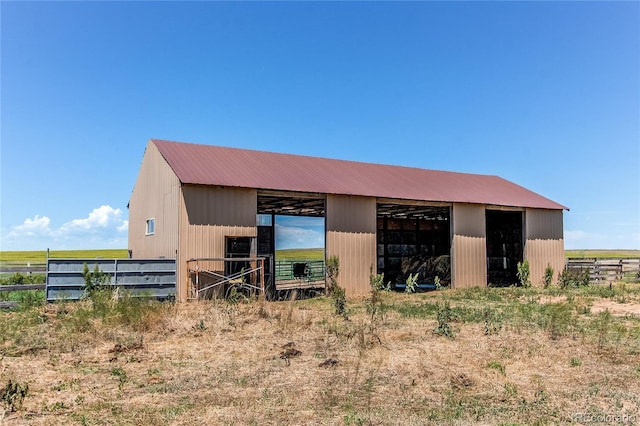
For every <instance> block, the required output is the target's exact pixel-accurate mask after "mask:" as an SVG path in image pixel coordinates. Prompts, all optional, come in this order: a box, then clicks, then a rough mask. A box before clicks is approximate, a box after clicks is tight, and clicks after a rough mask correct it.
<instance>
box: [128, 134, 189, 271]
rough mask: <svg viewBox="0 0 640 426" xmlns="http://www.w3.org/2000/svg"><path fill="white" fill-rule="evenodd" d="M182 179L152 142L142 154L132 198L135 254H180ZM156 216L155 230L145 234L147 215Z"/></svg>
mask: <svg viewBox="0 0 640 426" xmlns="http://www.w3.org/2000/svg"><path fill="white" fill-rule="evenodd" d="M179 201H180V181H179V180H178V178H177V177H176V175H175V174H174V173H173V170H172V169H171V167H169V165H168V164H167V162H166V161H165V159H164V158H163V157H162V155H161V154H160V152H159V151H158V148H156V146H155V145H154V144H152V143H149V144H148V145H147V149H146V151H145V153H144V156H143V158H142V165H141V166H140V172H139V174H138V179H137V180H136V185H135V187H134V189H133V192H132V194H131V199H130V201H129V250H131V251H132V252H133V257H134V258H153V257H160V256H164V257H166V258H174V259H175V257H176V250H177V249H178V237H179V236H178V212H179V206H180V202H179ZM151 218H153V219H155V233H154V234H153V235H145V234H146V230H147V222H146V221H147V219H151Z"/></svg>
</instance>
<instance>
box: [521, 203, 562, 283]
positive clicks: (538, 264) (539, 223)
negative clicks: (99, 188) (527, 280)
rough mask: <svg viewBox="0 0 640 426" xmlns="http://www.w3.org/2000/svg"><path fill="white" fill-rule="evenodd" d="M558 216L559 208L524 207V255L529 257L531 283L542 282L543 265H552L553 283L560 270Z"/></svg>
mask: <svg viewBox="0 0 640 426" xmlns="http://www.w3.org/2000/svg"><path fill="white" fill-rule="evenodd" d="M562 215H563V211H562V210H542V209H527V210H526V216H525V246H524V249H525V254H524V256H525V259H527V260H529V268H530V271H531V283H532V284H533V285H542V283H543V278H544V270H545V269H546V267H547V265H550V266H551V267H552V268H553V271H554V277H553V278H554V283H555V282H557V279H558V274H559V273H560V272H562V270H563V269H564V266H565V258H564V234H563V223H562V221H563V216H562Z"/></svg>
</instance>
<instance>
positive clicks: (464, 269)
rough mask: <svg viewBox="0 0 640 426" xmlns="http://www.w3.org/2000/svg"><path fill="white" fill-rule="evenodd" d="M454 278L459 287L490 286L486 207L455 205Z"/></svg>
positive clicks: (452, 274)
mask: <svg viewBox="0 0 640 426" xmlns="http://www.w3.org/2000/svg"><path fill="white" fill-rule="evenodd" d="M452 217H453V219H452V220H453V222H452V223H453V229H452V232H453V238H452V241H451V277H452V284H453V287H455V288H463V287H477V286H485V285H487V238H486V218H485V209H484V206H482V205H477V204H460V203H455V204H454V205H453V214H452Z"/></svg>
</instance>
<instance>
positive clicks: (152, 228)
mask: <svg viewBox="0 0 640 426" xmlns="http://www.w3.org/2000/svg"><path fill="white" fill-rule="evenodd" d="M155 233H156V220H155V219H154V218H151V219H147V234H146V235H153V234H155Z"/></svg>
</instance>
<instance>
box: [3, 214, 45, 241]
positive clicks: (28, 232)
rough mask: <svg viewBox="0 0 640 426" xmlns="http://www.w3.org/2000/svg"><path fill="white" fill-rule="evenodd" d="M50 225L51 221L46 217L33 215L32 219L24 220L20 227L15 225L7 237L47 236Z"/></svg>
mask: <svg viewBox="0 0 640 426" xmlns="http://www.w3.org/2000/svg"><path fill="white" fill-rule="evenodd" d="M50 223H51V219H49V218H48V217H47V216H40V215H35V216H34V217H33V219H30V218H27V219H25V220H24V223H23V224H22V225H17V226H14V227H13V228H11V231H10V232H9V236H15V237H18V236H36V235H48V234H50V233H51V229H49V224H50Z"/></svg>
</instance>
